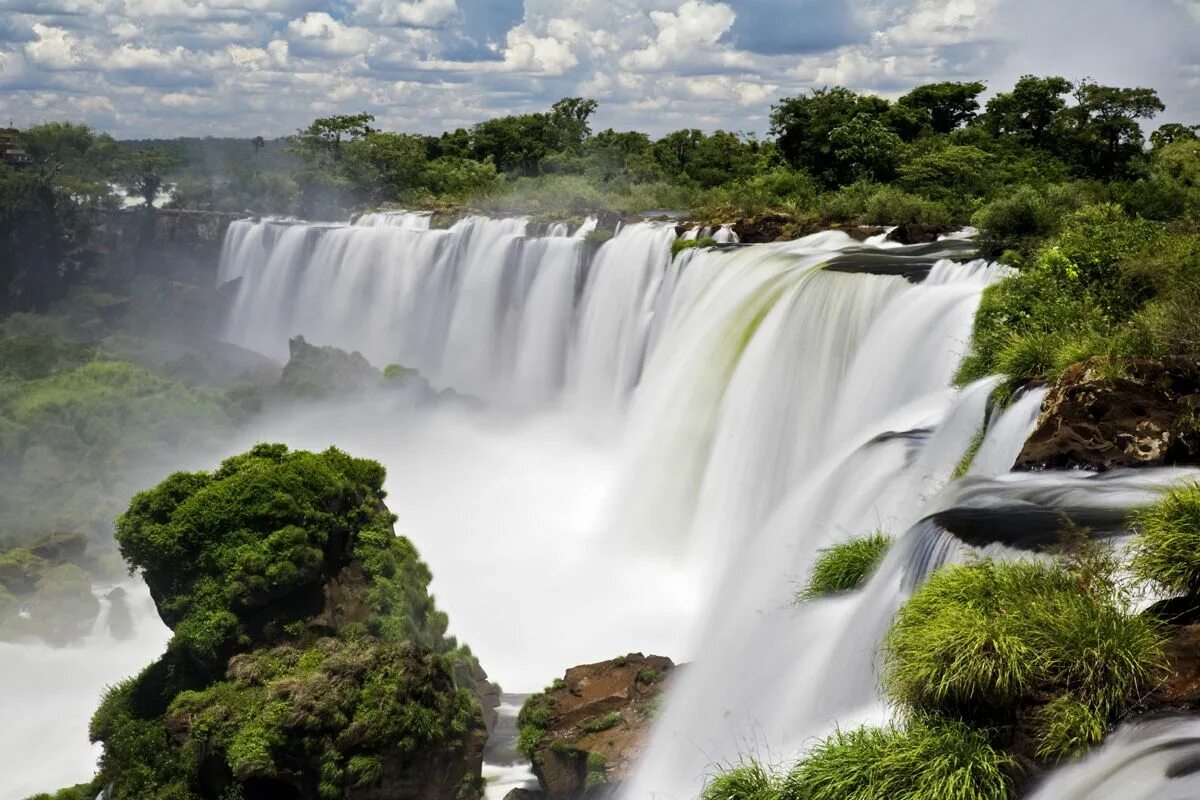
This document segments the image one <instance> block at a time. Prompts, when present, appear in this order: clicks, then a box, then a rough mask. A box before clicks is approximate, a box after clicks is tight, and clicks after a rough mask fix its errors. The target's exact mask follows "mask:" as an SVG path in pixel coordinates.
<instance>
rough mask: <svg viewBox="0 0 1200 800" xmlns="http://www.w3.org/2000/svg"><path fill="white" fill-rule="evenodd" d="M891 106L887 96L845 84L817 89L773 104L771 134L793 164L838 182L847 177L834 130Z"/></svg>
mask: <svg viewBox="0 0 1200 800" xmlns="http://www.w3.org/2000/svg"><path fill="white" fill-rule="evenodd" d="M889 110H890V104H889V103H888V101H887V100H884V99H883V98H881V97H873V96H870V95H860V94H856V93H855V92H852V91H850V90H849V89H847V88H845V87H843V86H835V87H833V88H828V87H826V88H822V89H813V90H812V91H811V92H810V93H809V94H807V95H801V96H800V97H786V98H783V99H782V100H780V101H779V104H778V105H775V106H772V108H771V135H773V136H775V137H776V139H775V146H776V147H777V148H778V149H779V152H780V154H781V155H782V156H783V157H784V158H785V159H786V160H787V161H788V163H789V164H791V165H792V166H794V167H797V168H798V169H802V170H805V171H806V172H808V173H809V174H810V175H812V176H814V177H816V178H818V179H819V180H822V181H824V182H825V183H826V184H827V185H831V186H836V185H838V184H840V183H842V182H843V181H844V178H845V170H844V168H843V166H844V165H843V163H842V162H840V161H839V159H838V158H837V157H836V155H835V154H834V149H835V148H834V145H833V142H832V141H830V134H831V133H832V132H833V131H834V130H835V129H836V128H838V127H840V126H842V125H845V124H846V123H848V122H850V121H851V120H853V119H854V118H855V117H857V116H859V115H860V114H865V115H866V116H868V117H880V116H883V115H885V114H887V113H888V112H889Z"/></svg>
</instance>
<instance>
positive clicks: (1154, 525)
mask: <svg viewBox="0 0 1200 800" xmlns="http://www.w3.org/2000/svg"><path fill="white" fill-rule="evenodd" d="M1132 521H1133V524H1134V526H1135V527H1136V530H1137V535H1136V536H1135V537H1134V539H1133V547H1132V552H1133V557H1132V562H1131V568H1132V570H1133V574H1134V575H1135V576H1137V577H1138V578H1139V579H1140V580H1143V581H1146V582H1149V583H1153V584H1157V585H1158V586H1161V587H1163V588H1164V589H1166V590H1168V591H1171V592H1177V593H1180V594H1186V595H1189V596H1195V595H1197V594H1200V484H1196V483H1184V484H1180V485H1178V486H1175V487H1173V488H1171V489H1168V490H1167V491H1166V492H1164V493H1163V496H1162V498H1161V499H1160V500H1159V501H1158V502H1157V503H1155V504H1154V505H1153V506H1151V507H1150V508H1147V509H1145V510H1143V511H1140V512H1137V513H1135V514H1134V515H1133V520H1132Z"/></svg>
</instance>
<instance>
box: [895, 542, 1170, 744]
mask: <svg viewBox="0 0 1200 800" xmlns="http://www.w3.org/2000/svg"><path fill="white" fill-rule="evenodd" d="M1115 569H1116V563H1115V561H1114V560H1112V559H1111V558H1109V557H1108V556H1105V555H1101V554H1093V555H1089V556H1087V557H1086V558H1083V559H1081V560H1080V561H1078V563H1063V562H1061V561H1053V562H1006V563H996V562H991V561H984V562H979V563H976V564H969V565H966V566H954V567H947V568H944V569H942V570H939V571H938V572H936V573H935V574H934V575H933V576H932V577H931V578H930V579H929V581H928V583H926V584H925V586H923V587H922V588H921V589H919V590H918V591H917V592H916V593H915V594H914V595H913V597H912V599H911V600H909V602H908V603H906V604H905V605H904V606H903V607H902V608H901V609H900V611H899V612H898V613H897V615H896V619H895V622H894V624H893V626H892V629H891V630H890V631H889V633H888V635H887V638H886V640H885V645H884V673H883V685H884V688H885V690H886V692H887V694H888V695H889V696H890V697H891V698H892V699H894V700H895V701H896V702H898V703H900V704H901V705H902V706H903V707H904V708H906V709H909V710H911V711H913V712H918V713H940V714H949V715H962V716H963V717H965V718H968V719H973V720H989V719H990V720H995V721H996V722H997V723H1003V724H1007V723H1011V722H1012V721H1013V720H1014V719H1015V716H1016V714H1017V711H1018V710H1019V709H1021V708H1024V707H1030V706H1038V705H1040V704H1041V703H1042V702H1044V701H1043V700H1042V699H1041V698H1043V697H1044V695H1045V694H1046V693H1048V692H1049V693H1053V694H1055V695H1069V696H1070V697H1071V698H1073V699H1074V700H1075V701H1077V702H1078V703H1080V704H1082V705H1084V706H1086V708H1087V709H1089V710H1090V712H1091V716H1090V717H1089V716H1083V717H1080V716H1078V715H1076V716H1075V717H1074V718H1075V719H1076V720H1077V721H1078V722H1079V723H1081V724H1082V725H1083V726H1084V730H1083V731H1082V732H1081V733H1080V735H1081V736H1084V737H1085V738H1086V736H1087V731H1088V730H1091V729H1092V728H1093V727H1094V726H1093V725H1092V721H1091V720H1092V717H1095V716H1099V717H1100V718H1102V719H1104V720H1106V721H1107V720H1112V719H1115V718H1116V717H1117V716H1118V715H1120V714H1121V713H1123V712H1124V711H1125V710H1126V709H1127V708H1128V707H1129V706H1130V704H1131V703H1132V702H1133V701H1134V699H1135V698H1136V697H1137V696H1138V693H1139V692H1141V691H1142V690H1144V689H1146V688H1148V687H1149V686H1150V685H1151V684H1152V683H1153V681H1154V679H1155V677H1156V675H1157V673H1158V671H1159V670H1160V669H1161V668H1162V665H1163V650H1162V647H1163V638H1162V634H1161V632H1160V631H1159V630H1158V628H1157V627H1156V625H1155V624H1154V623H1153V622H1152V621H1151V620H1149V619H1147V618H1146V617H1144V616H1141V615H1137V614H1133V613H1131V612H1130V611H1129V609H1128V607H1127V602H1126V598H1124V596H1123V595H1122V593H1121V591H1120V589H1119V587H1118V586H1117V585H1116V583H1115V580H1114V578H1113V574H1114V572H1115ZM1071 719H1072V717H1071V716H1069V715H1067V714H1065V713H1063V714H1058V715H1057V717H1056V724H1059V725H1061V724H1062V723H1063V722H1064V721H1070V720H1071ZM1051 733H1052V732H1051V731H1050V730H1049V729H1045V730H1043V731H1042V732H1041V733H1040V734H1038V735H1035V743H1036V744H1037V745H1038V746H1039V747H1042V748H1044V749H1048V750H1050V751H1053V750H1054V749H1055V748H1054V747H1053V746H1051V744H1050V739H1051V738H1052V739H1054V740H1057V741H1060V742H1061V741H1064V740H1069V738H1070V737H1065V739H1064V734H1063V733H1062V732H1061V731H1056V732H1053V736H1051Z"/></svg>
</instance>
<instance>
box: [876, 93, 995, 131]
mask: <svg viewBox="0 0 1200 800" xmlns="http://www.w3.org/2000/svg"><path fill="white" fill-rule="evenodd" d="M986 88H987V84H985V83H981V82H979V81H972V82H971V83H959V82H954V81H943V82H941V83H930V84H927V85H925V86H918V87H917V88H915V89H913V90H912V91H911V92H909V93H908V94H906V95H904V96H903V97H901V98H900V100H899V101H898V104H899V105H901V106H904V107H906V108H913V109H918V110H920V111H923V112H925V113H926V114H928V115H929V120H930V125H931V126H932V128H933V130H934V131H935V132H936V133H950V132H951V131H952V130H954V129H956V128H959V127H962V126H963V125H966V124H967V123H969V122H970V121H971V120H973V119H974V118H975V114H976V112H978V111H979V100H978V98H979V95H980V94H981V93H982V92H983V90H984V89H986Z"/></svg>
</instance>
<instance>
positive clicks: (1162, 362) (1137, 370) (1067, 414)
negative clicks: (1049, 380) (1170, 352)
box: [1016, 358, 1200, 472]
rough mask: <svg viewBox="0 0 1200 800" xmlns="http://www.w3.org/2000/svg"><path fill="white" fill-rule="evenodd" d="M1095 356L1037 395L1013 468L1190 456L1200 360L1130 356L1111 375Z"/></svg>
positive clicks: (1194, 445)
mask: <svg viewBox="0 0 1200 800" xmlns="http://www.w3.org/2000/svg"><path fill="white" fill-rule="evenodd" d="M1113 372H1114V370H1113V366H1112V365H1111V364H1110V363H1106V362H1103V361H1101V360H1095V359H1094V360H1092V361H1087V362H1084V363H1082V364H1076V365H1075V366H1073V367H1071V368H1070V369H1068V370H1067V371H1066V373H1064V374H1063V376H1062V379H1061V380H1060V381H1059V383H1058V385H1057V386H1056V387H1054V389H1052V390H1051V391H1050V393H1049V394H1047V395H1046V399H1045V400H1044V401H1043V402H1042V413H1041V416H1040V417H1039V418H1038V423H1037V427H1036V428H1035V430H1034V432H1033V434H1032V435H1031V436H1030V437H1029V440H1028V441H1027V442H1026V443H1025V448H1024V449H1023V450H1022V451H1021V455H1020V456H1019V457H1018V459H1017V464H1016V467H1017V469H1029V470H1037V469H1069V468H1079V469H1089V470H1096V471H1101V472H1102V471H1105V470H1110V469H1118V468H1121V467H1149V466H1159V465H1164V464H1183V463H1195V462H1196V461H1197V458H1198V456H1200V429H1198V426H1197V425H1196V424H1195V422H1194V421H1193V411H1192V409H1193V408H1194V406H1195V403H1197V402H1200V361H1197V360H1194V359H1184V358H1175V359H1131V360H1128V361H1127V362H1125V363H1124V365H1123V367H1122V368H1121V369H1120V370H1119V371H1118V373H1117V376H1115V377H1114V376H1113Z"/></svg>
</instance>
